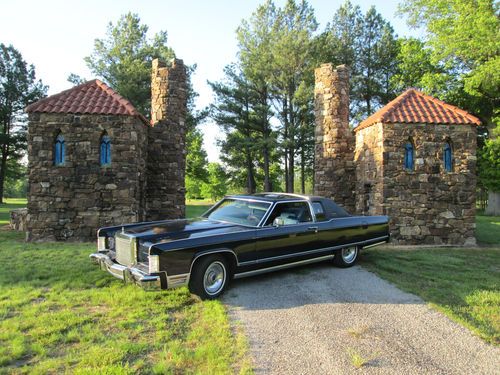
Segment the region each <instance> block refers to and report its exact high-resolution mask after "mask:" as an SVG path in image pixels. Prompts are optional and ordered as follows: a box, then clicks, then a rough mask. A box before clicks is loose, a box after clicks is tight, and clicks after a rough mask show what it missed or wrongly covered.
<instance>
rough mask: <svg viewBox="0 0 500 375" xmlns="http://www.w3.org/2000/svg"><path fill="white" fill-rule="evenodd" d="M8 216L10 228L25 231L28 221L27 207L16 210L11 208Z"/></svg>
mask: <svg viewBox="0 0 500 375" xmlns="http://www.w3.org/2000/svg"><path fill="white" fill-rule="evenodd" d="M9 216H10V221H9V224H10V228H11V229H12V230H16V231H19V232H26V230H27V227H28V226H27V224H28V223H27V221H28V209H27V208H18V209H17V210H12V211H10V213H9Z"/></svg>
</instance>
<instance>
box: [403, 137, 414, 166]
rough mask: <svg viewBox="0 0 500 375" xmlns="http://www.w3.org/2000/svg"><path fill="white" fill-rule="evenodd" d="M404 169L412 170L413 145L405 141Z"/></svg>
mask: <svg viewBox="0 0 500 375" xmlns="http://www.w3.org/2000/svg"><path fill="white" fill-rule="evenodd" d="M404 164H405V169H409V170H413V166H414V163H413V145H412V144H411V143H409V142H408V143H407V144H406V145H405V159H404Z"/></svg>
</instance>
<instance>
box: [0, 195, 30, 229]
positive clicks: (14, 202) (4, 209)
mask: <svg viewBox="0 0 500 375" xmlns="http://www.w3.org/2000/svg"><path fill="white" fill-rule="evenodd" d="M4 202H5V203H4V204H0V225H5V224H9V220H10V215H9V212H10V211H11V210H15V209H16V208H23V207H26V203H27V200H26V198H4Z"/></svg>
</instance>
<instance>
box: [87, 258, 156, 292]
mask: <svg viewBox="0 0 500 375" xmlns="http://www.w3.org/2000/svg"><path fill="white" fill-rule="evenodd" d="M90 259H91V261H92V263H94V264H98V265H99V267H100V268H101V269H102V270H104V271H108V272H109V273H110V274H111V275H113V276H114V277H116V278H118V279H120V280H123V281H124V282H125V283H126V284H137V285H139V286H140V287H141V288H143V289H145V290H160V289H163V288H162V280H161V277H160V276H159V275H149V274H148V273H146V272H144V271H142V270H140V269H138V268H135V267H126V266H122V265H121V264H118V263H115V262H114V261H113V260H112V259H111V258H110V257H109V256H108V255H107V252H97V253H93V254H90ZM165 282H166V280H165ZM165 288H166V286H165Z"/></svg>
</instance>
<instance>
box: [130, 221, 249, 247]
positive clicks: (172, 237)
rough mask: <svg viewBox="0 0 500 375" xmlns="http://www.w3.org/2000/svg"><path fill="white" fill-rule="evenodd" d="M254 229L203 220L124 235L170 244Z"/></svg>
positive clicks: (153, 226) (145, 227)
mask: <svg viewBox="0 0 500 375" xmlns="http://www.w3.org/2000/svg"><path fill="white" fill-rule="evenodd" d="M252 229H254V228H251V227H246V226H242V225H238V224H233V223H227V222H220V221H214V220H208V219H205V218H197V219H188V220H185V219H180V220H168V221H164V222H160V223H153V224H143V225H139V226H134V227H132V228H126V229H125V230H124V232H123V233H124V234H126V235H128V236H131V237H136V238H138V239H139V240H140V241H141V242H154V243H157V242H171V241H176V240H184V239H188V238H197V237H205V236H210V235H220V234H226V233H231V232H234V231H242V230H252Z"/></svg>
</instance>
